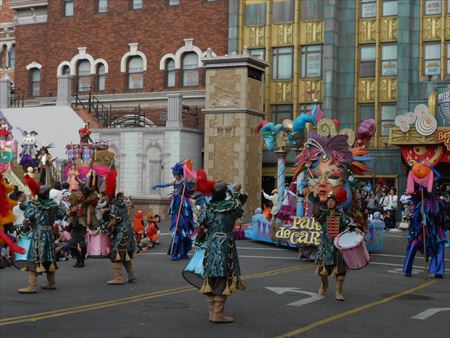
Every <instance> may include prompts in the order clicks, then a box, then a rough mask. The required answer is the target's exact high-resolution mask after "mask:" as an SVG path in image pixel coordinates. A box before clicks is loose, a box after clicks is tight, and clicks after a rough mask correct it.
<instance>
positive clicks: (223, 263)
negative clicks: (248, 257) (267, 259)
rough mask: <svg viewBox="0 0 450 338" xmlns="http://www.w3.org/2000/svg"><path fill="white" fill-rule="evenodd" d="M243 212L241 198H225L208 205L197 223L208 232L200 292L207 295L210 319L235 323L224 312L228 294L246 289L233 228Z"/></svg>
mask: <svg viewBox="0 0 450 338" xmlns="http://www.w3.org/2000/svg"><path fill="white" fill-rule="evenodd" d="M243 213H244V211H243V208H242V205H241V203H240V201H239V200H237V199H231V200H222V201H215V202H211V203H210V204H208V205H206V206H205V207H204V208H203V209H202V210H201V212H200V215H199V216H198V224H200V225H201V226H203V228H204V229H205V230H206V232H207V235H206V239H205V243H204V244H203V245H204V247H205V249H206V251H205V259H204V262H203V265H204V271H205V278H204V284H203V286H202V287H201V289H200V291H201V292H202V293H204V294H206V296H207V297H208V307H209V320H210V321H211V322H232V321H233V319H232V318H231V317H227V316H224V315H223V309H224V306H225V301H226V297H227V296H229V295H231V292H232V291H234V290H237V289H244V288H245V286H244V285H243V284H242V282H241V280H240V278H239V276H240V275H241V271H240V267H239V259H238V255H237V250H236V245H235V242H234V239H233V227H234V224H235V222H236V220H237V219H238V218H240V217H242V215H243Z"/></svg>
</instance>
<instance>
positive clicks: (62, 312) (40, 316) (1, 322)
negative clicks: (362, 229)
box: [0, 265, 313, 327]
mask: <svg viewBox="0 0 450 338" xmlns="http://www.w3.org/2000/svg"><path fill="white" fill-rule="evenodd" d="M311 268H313V266H312V265H307V266H298V265H294V266H290V267H286V268H281V269H276V270H271V271H266V272H261V273H255V274H251V275H247V276H242V279H243V280H250V279H255V278H264V277H271V276H276V275H279V274H283V273H288V272H294V271H300V270H306V269H311ZM194 290H197V289H195V288H193V287H192V286H185V287H180V288H174V289H167V290H160V291H155V292H150V293H144V294H140V295H136V296H131V297H126V298H119V299H113V300H109V301H104V302H98V303H92V304H86V305H80V306H74V307H69V308H62V309H57V310H53V311H46V312H39V313H35V314H31V315H23V316H17V317H9V318H2V319H0V327H1V326H6V325H13V324H19V323H24V322H35V321H38V320H44V319H49V318H55V317H61V316H66V315H70V314H74V313H80V312H87V311H93V310H98V309H103V308H109V307H113V306H118V305H124V304H129V303H136V302H141V301H143V300H148V299H154V298H160V297H164V296H170V295H175V294H180V293H185V292H190V291H194Z"/></svg>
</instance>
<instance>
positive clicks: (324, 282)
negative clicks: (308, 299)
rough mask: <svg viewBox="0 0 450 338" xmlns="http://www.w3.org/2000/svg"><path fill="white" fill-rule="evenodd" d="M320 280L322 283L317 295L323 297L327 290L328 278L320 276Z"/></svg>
mask: <svg viewBox="0 0 450 338" xmlns="http://www.w3.org/2000/svg"><path fill="white" fill-rule="evenodd" d="M320 280H321V281H322V283H321V284H320V289H319V295H321V296H323V295H325V292H327V289H328V277H327V276H320Z"/></svg>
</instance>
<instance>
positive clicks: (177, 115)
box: [166, 93, 183, 128]
mask: <svg viewBox="0 0 450 338" xmlns="http://www.w3.org/2000/svg"><path fill="white" fill-rule="evenodd" d="M167 101H168V102H167V122H166V127H176V128H181V127H182V126H183V95H181V94H180V93H173V94H172V93H171V94H167Z"/></svg>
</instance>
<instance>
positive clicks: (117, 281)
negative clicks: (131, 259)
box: [108, 263, 124, 285]
mask: <svg viewBox="0 0 450 338" xmlns="http://www.w3.org/2000/svg"><path fill="white" fill-rule="evenodd" d="M112 267H113V270H114V279H112V280H110V281H108V284H109V285H122V284H123V283H124V280H123V275H122V264H120V263H112Z"/></svg>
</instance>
